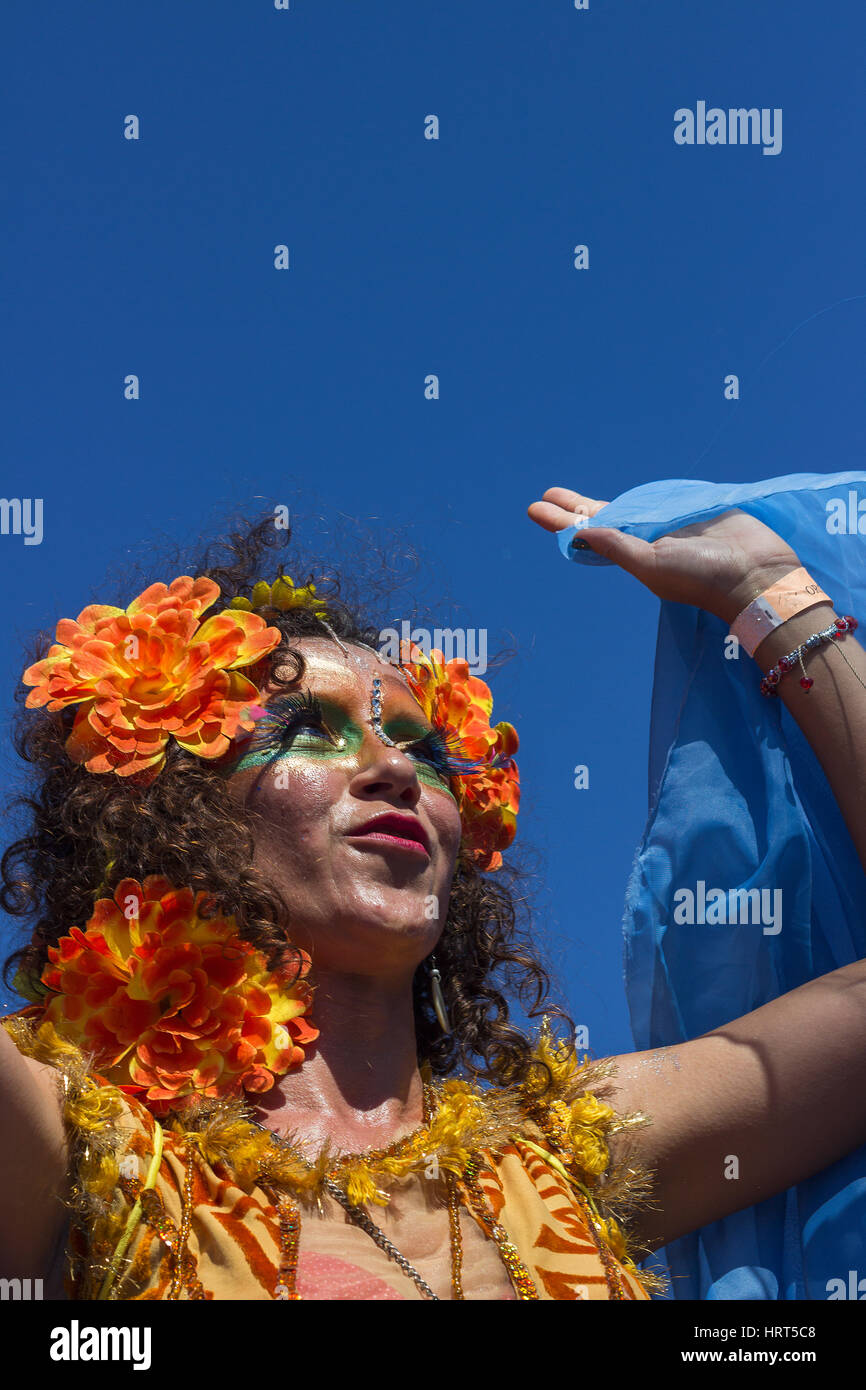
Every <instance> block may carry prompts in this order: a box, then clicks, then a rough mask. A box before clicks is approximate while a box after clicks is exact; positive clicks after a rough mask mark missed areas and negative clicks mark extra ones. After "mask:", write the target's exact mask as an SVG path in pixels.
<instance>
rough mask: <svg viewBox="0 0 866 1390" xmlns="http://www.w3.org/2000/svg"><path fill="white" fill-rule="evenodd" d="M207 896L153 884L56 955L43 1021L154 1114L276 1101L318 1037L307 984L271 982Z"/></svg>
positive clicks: (120, 899) (125, 888)
mask: <svg viewBox="0 0 866 1390" xmlns="http://www.w3.org/2000/svg"><path fill="white" fill-rule="evenodd" d="M212 907H213V901H212V899H211V897H210V895H209V894H207V893H203V892H198V893H195V894H193V892H192V890H191V889H190V888H181V889H174V888H172V885H171V884H170V883H169V882H168V880H167V879H165V878H161V877H159V876H158V875H151V876H150V877H148V878H146V879H145V880H144V883H143V884H140V883H138V882H137V880H136V879H132V878H127V879H124V880H123V881H122V882H121V883H119V884H118V886H117V888H116V889H115V892H114V897H113V899H112V898H100V899H99V900H98V902H97V903H96V904H95V905H94V910H93V915H92V917H91V918H90V921H89V922H88V923H87V925H86V927H85V928H84V929H83V930H82V929H81V928H80V927H73V928H72V929H71V931H70V933H69V935H68V936H64V937H62V938H61V940H60V941H59V942H58V944H57V946H56V947H51V948H50V949H49V951H48V956H49V961H50V964H49V965H46V967H45V969H44V970H43V972H42V983H43V984H44V985H45V986H47V988H48V989H49V990H50V991H51V996H50V997H49V1000H48V1002H47V1004H46V1009H45V1015H44V1016H45V1018H47V1019H49V1020H50V1021H51V1022H52V1023H53V1024H54V1026H55V1028H56V1029H57V1031H58V1032H59V1033H61V1034H62V1035H63V1036H65V1037H67V1038H69V1039H70V1040H71V1041H72V1042H74V1043H76V1044H77V1045H78V1046H79V1047H81V1048H84V1049H85V1050H86V1051H92V1052H93V1054H94V1060H93V1065H94V1068H95V1069H96V1070H97V1071H98V1072H100V1073H101V1074H102V1075H103V1076H104V1077H105V1078H106V1080H108V1081H110V1082H112V1083H113V1084H114V1085H117V1086H120V1087H121V1089H123V1090H125V1091H127V1092H129V1093H130V1094H134V1095H136V1096H138V1097H139V1098H140V1099H141V1100H142V1101H143V1102H144V1104H145V1105H147V1106H148V1107H149V1108H150V1109H151V1110H152V1111H153V1113H154V1114H155V1115H165V1114H166V1113H167V1112H168V1111H169V1110H173V1109H177V1108H178V1107H179V1105H180V1104H182V1102H183V1101H184V1100H185V1099H186V1098H187V1097H191V1096H194V1095H199V1096H201V1095H205V1096H227V1095H237V1094H239V1093H240V1092H241V1090H245V1091H255V1092H259V1091H269V1090H270V1089H271V1087H272V1086H273V1084H274V1078H275V1077H277V1076H282V1075H283V1074H284V1073H285V1072H287V1071H288V1070H289V1068H290V1067H294V1066H299V1065H300V1063H301V1062H303V1060H304V1051H303V1049H304V1047H305V1046H307V1045H308V1044H309V1043H311V1042H314V1041H315V1039H316V1038H317V1037H318V1036H319V1033H318V1029H316V1028H313V1027H312V1026H311V1025H310V1023H309V1022H307V1020H306V1019H305V1017H304V1015H305V1014H306V1013H307V1011H308V1010H309V1007H310V1003H311V1000H312V990H311V988H310V986H309V985H308V984H306V983H305V982H304V976H306V975H307V974H308V973H309V969H310V958H309V956H307V955H306V953H305V952H299V956H300V958H301V973H300V977H299V978H298V979H297V980H295V979H294V978H290V977H289V976H282V975H280V973H279V972H277V973H269V972H268V969H267V965H266V962H265V958H264V956H263V955H262V954H261V952H260V951H257V950H256V949H255V948H254V947H253V946H252V945H250V943H249V942H246V941H242V940H241V938H240V936H239V935H238V932H237V927H236V924H235V921H234V918H233V917H221V916H215V917H207V916H203V915H202V913H203V912H206V911H209V910H211V909H212Z"/></svg>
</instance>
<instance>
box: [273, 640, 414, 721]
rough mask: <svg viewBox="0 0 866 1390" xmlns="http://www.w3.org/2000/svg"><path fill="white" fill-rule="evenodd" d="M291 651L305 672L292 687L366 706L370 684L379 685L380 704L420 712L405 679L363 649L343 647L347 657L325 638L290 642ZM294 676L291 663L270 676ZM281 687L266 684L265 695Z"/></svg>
mask: <svg viewBox="0 0 866 1390" xmlns="http://www.w3.org/2000/svg"><path fill="white" fill-rule="evenodd" d="M292 647H293V648H294V649H296V650H297V651H299V652H300V654H301V656H302V657H303V658H304V665H305V670H304V673H303V675H301V676H300V677H298V678H297V679H296V680H295V681H294V682H293V684H294V685H295V686H298V687H301V686H302V687H304V688H305V689H306V688H309V689H311V690H313V691H321V692H322V693H327V694H329V695H333V696H335V697H337V698H340V697H342V698H343V699H352V698H354V699H358V698H360V699H361V700H363V701H365V702H369V700H370V697H371V695H372V691H373V681H374V680H375V679H378V680H380V681H381V692H382V697H383V701H385V700H388V701H389V702H393V703H395V704H396V703H397V702H398V701H399V703H400V704H401V705H403V706H404V707H405V708H406V709H407V710H409V709H413V708H414V709H415V710H420V706H419V704H418V702H417V700H416V699H415V696H414V695H413V694H412V691H411V690H410V688H409V685H408V683H407V681H406V678H405V676H403V675H402V674H401V672H400V671H399V670H398V669H397V668H396V667H395V666H392V665H391V664H390V663H389V662H387V661H385V660H384V659H383V658H380V657H378V656H377V655H376V653H375V652H373V651H371V650H368V649H367V648H365V647H359V646H353V645H352V644H350V643H346V647H347V650H348V653H349V654H348V655H346V654H345V653H344V652H343V651H341V650H340V648H339V647H338V646H337V644H336V643H335V642H332V641H331V640H330V639H328V638H319V637H305V638H298V639H296V640H294V641H293V642H292ZM293 674H294V665H293V664H292V663H284V664H280V663H279V662H277V664H276V665H275V667H274V670H273V675H274V676H276V677H278V678H280V679H281V680H282V681H285V680H286V679H287V678H289V677H291V676H292V675H293ZM282 688H284V687H283V686H280V685H276V684H271V683H270V682H269V684H268V687H267V689H266V691H265V692H264V693H265V694H266V695H271V694H277V693H278V692H279V690H280V689H282Z"/></svg>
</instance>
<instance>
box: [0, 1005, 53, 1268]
mask: <svg viewBox="0 0 866 1390" xmlns="http://www.w3.org/2000/svg"><path fill="white" fill-rule="evenodd" d="M67 1165H68V1152H67V1141H66V1133H65V1128H64V1124H63V1112H62V1102H61V1093H60V1091H59V1089H58V1075H57V1072H56V1071H54V1069H53V1068H52V1067H48V1066H44V1065H43V1064H42V1063H41V1062H36V1061H34V1060H33V1059H32V1058H30V1057H25V1056H23V1054H22V1053H20V1052H19V1051H18V1048H17V1047H16V1046H15V1044H14V1042H13V1041H12V1039H11V1038H10V1037H9V1034H8V1033H7V1032H6V1030H5V1028H2V1027H0V1278H3V1279H47V1278H48V1276H49V1273H50V1271H51V1267H52V1265H53V1263H54V1260H55V1257H56V1255H57V1247H58V1242H59V1240H60V1239H61V1236H62V1233H63V1231H64V1230H65V1227H66V1213H65V1210H64V1207H63V1206H62V1204H61V1194H62V1192H63V1186H64V1183H65V1181H66V1171H67Z"/></svg>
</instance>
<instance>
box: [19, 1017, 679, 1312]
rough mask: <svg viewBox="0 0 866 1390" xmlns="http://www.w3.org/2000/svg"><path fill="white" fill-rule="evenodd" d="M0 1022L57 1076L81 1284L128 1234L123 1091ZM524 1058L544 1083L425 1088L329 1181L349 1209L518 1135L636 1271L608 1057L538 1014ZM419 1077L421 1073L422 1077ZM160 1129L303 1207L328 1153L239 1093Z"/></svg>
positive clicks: (80, 1060)
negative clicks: (419, 1111)
mask: <svg viewBox="0 0 866 1390" xmlns="http://www.w3.org/2000/svg"><path fill="white" fill-rule="evenodd" d="M0 1022H2V1024H3V1026H4V1028H5V1029H6V1031H7V1032H8V1033H9V1035H10V1036H11V1037H12V1039H13V1041H14V1042H15V1044H16V1046H17V1047H18V1049H19V1051H21V1052H22V1053H24V1055H26V1056H29V1057H33V1058H34V1059H35V1060H36V1061H39V1062H43V1063H46V1064H48V1065H50V1066H52V1067H54V1068H55V1069H56V1070H57V1072H58V1073H59V1074H60V1077H61V1079H62V1084H63V1090H64V1101H63V1106H64V1118H65V1122H66V1128H67V1132H68V1134H69V1138H70V1168H71V1178H72V1181H71V1184H70V1195H69V1196H68V1198H67V1204H68V1205H69V1207H70V1208H71V1210H72V1213H73V1219H74V1220H77V1221H78V1223H79V1224H80V1225H81V1226H82V1229H84V1230H86V1232H87V1237H88V1242H89V1244H90V1249H91V1252H92V1260H91V1268H90V1270H89V1283H90V1286H91V1287H93V1284H92V1281H93V1280H94V1279H96V1280H97V1286H98V1276H99V1274H100V1271H101V1272H102V1273H103V1274H104V1273H105V1272H106V1271H108V1270H109V1269H110V1268H112V1266H113V1264H115V1263H116V1259H115V1252H116V1250H117V1247H118V1243H119V1242H120V1241H121V1240H123V1239H127V1240H128V1238H129V1234H130V1222H131V1213H130V1211H129V1208H128V1206H127V1205H125V1204H124V1202H123V1201H122V1200H119V1198H120V1193H119V1189H118V1177H119V1164H118V1157H117V1154H118V1151H119V1149H120V1147H121V1145H122V1141H121V1139H120V1137H119V1134H118V1131H117V1124H118V1121H120V1120H121V1119H122V1117H123V1116H124V1113H125V1110H126V1098H125V1097H124V1096H123V1094H122V1092H120V1091H119V1090H118V1089H117V1088H116V1087H114V1086H111V1085H108V1084H99V1083H98V1082H97V1081H95V1080H94V1079H93V1077H91V1076H90V1074H89V1072H88V1065H87V1058H86V1057H85V1055H84V1054H83V1053H82V1052H81V1051H79V1049H78V1048H77V1047H75V1046H74V1045H73V1044H72V1043H70V1042H68V1041H67V1040H66V1039H64V1038H63V1037H61V1036H60V1034H58V1033H57V1031H56V1030H55V1029H54V1027H53V1025H52V1024H51V1023H50V1022H48V1021H44V1022H42V1023H41V1024H39V1023H38V1020H35V1019H33V1018H32V1017H30V1018H28V1017H22V1016H20V1015H12V1016H10V1017H8V1018H4V1019H2V1020H0ZM534 1056H535V1058H536V1059H537V1060H538V1061H539V1062H543V1063H544V1064H545V1065H546V1066H547V1068H548V1070H549V1073H550V1078H551V1080H550V1085H549V1086H548V1087H547V1088H546V1089H545V1088H544V1084H543V1082H542V1081H540V1080H537V1081H534V1082H532V1083H529V1084H526V1085H524V1086H523V1087H521V1088H517V1087H511V1088H490V1089H486V1090H481V1089H480V1088H477V1087H475V1086H473V1085H471V1084H470V1083H469V1082H466V1081H461V1080H446V1081H442V1082H438V1083H431V1084H433V1091H434V1097H435V1101H436V1113H435V1115H434V1118H433V1119H432V1121H431V1123H430V1124H429V1126H427V1127H426V1128H425V1129H422V1130H420V1131H417V1132H416V1133H415V1134H413V1135H411V1136H408V1138H407V1139H406V1140H404V1141H399V1142H398V1144H396V1145H392V1146H391V1148H392V1150H395V1151H394V1152H387V1151H386V1152H385V1153H383V1154H382V1155H381V1156H379V1157H375V1156H373V1157H369V1156H366V1157H365V1156H363V1155H362V1156H358V1157H357V1158H353V1159H352V1160H350V1161H348V1162H346V1161H345V1160H344V1161H343V1162H342V1163H341V1164H340V1179H341V1185H342V1186H343V1188H344V1190H345V1191H346V1193H347V1196H348V1197H349V1200H350V1201H351V1202H353V1203H355V1204H356V1205H359V1206H361V1205H365V1204H370V1203H372V1204H377V1205H383V1206H384V1205H386V1204H387V1202H388V1200H389V1194H388V1192H387V1191H385V1190H383V1187H382V1186H380V1184H382V1183H393V1182H395V1181H400V1180H402V1179H406V1178H409V1177H411V1175H412V1174H413V1173H415V1172H417V1171H419V1170H421V1169H423V1168H425V1167H427V1166H428V1165H429V1164H430V1162H431V1160H432V1159H433V1158H434V1156H435V1159H436V1161H437V1163H438V1165H439V1167H440V1168H441V1169H444V1170H445V1171H447V1172H451V1173H454V1174H457V1175H459V1174H461V1173H462V1172H463V1170H464V1168H465V1167H466V1165H467V1163H468V1161H469V1159H470V1157H471V1156H472V1155H473V1154H475V1155H478V1154H479V1153H481V1154H483V1153H485V1152H487V1153H491V1154H493V1153H495V1152H496V1151H497V1149H499V1148H501V1147H502V1146H504V1145H505V1144H507V1143H509V1142H510V1141H512V1140H513V1139H519V1140H520V1141H521V1142H522V1143H524V1144H526V1145H527V1147H528V1148H530V1149H531V1150H532V1151H533V1152H534V1153H536V1154H538V1155H539V1156H540V1157H542V1158H544V1160H545V1161H546V1162H547V1163H548V1164H550V1166H551V1167H552V1168H554V1169H555V1170H556V1171H557V1172H558V1173H559V1174H560V1176H562V1177H563V1178H564V1179H565V1180H566V1181H567V1182H568V1183H569V1184H570V1185H572V1186H573V1187H575V1188H576V1189H578V1190H579V1191H580V1192H581V1193H582V1194H583V1195H584V1197H585V1198H586V1199H587V1202H588V1205H589V1207H590V1209H591V1212H592V1215H593V1218H594V1220H595V1225H596V1230H597V1232H598V1234H599V1235H600V1236H601V1237H602V1238H603V1239H604V1240H605V1241H606V1243H607V1244H608V1245H609V1247H610V1249H611V1250H612V1251H613V1253H614V1254H615V1255H616V1257H617V1259H619V1260H620V1261H621V1262H622V1263H623V1265H624V1266H625V1267H626V1268H627V1269H629V1270H630V1271H632V1272H635V1273H637V1272H638V1271H637V1267H636V1263H635V1261H636V1259H640V1258H642V1254H643V1252H641V1251H639V1250H636V1249H632V1247H631V1243H630V1241H629V1239H628V1237H627V1235H626V1230H627V1227H628V1221H629V1217H630V1216H631V1215H632V1214H633V1213H634V1212H635V1211H636V1210H638V1209H639V1208H640V1207H642V1206H645V1205H646V1204H647V1202H648V1201H649V1200H650V1199H651V1196H652V1181H651V1175H650V1174H649V1173H648V1172H647V1171H646V1170H645V1169H644V1168H642V1167H641V1166H640V1164H638V1163H636V1162H635V1161H634V1159H633V1157H632V1156H629V1157H628V1158H626V1159H624V1160H622V1161H621V1162H620V1163H619V1164H618V1165H611V1164H610V1155H609V1147H608V1139H609V1137H610V1136H612V1135H613V1134H615V1133H618V1132H620V1131H622V1130H626V1129H632V1128H635V1127H638V1126H642V1125H645V1124H647V1123H648V1119H647V1117H646V1116H645V1115H643V1114H640V1113H635V1114H631V1115H624V1116H618V1115H617V1114H616V1113H615V1111H614V1110H613V1108H612V1107H611V1106H609V1105H607V1104H606V1103H605V1102H604V1101H602V1100H600V1099H599V1097H598V1096H597V1095H596V1094H595V1090H597V1089H599V1088H601V1087H603V1086H604V1085H605V1084H606V1083H609V1082H610V1079H611V1077H612V1075H613V1073H614V1070H615V1064H614V1063H613V1062H612V1061H611V1060H609V1059H605V1060H602V1061H597V1062H595V1061H588V1060H587V1061H584V1062H579V1061H578V1060H577V1057H576V1054H575V1052H574V1049H573V1048H568V1047H567V1046H566V1045H564V1044H563V1043H561V1042H555V1041H554V1040H553V1039H552V1037H551V1034H550V1031H549V1028H548V1024H547V1020H545V1021H544V1022H543V1024H542V1027H541V1031H540V1035H539V1037H538V1040H537V1043H536V1047H535V1049H534ZM425 1079H427V1080H428V1081H429V1080H430V1077H429V1073H427V1074H425ZM590 1088H593V1089H590ZM170 1129H171V1132H173V1133H175V1134H177V1135H181V1136H183V1137H184V1138H185V1139H186V1141H187V1142H191V1143H192V1144H193V1145H194V1146H195V1148H196V1150H197V1151H198V1152H199V1153H200V1154H201V1157H202V1158H203V1159H204V1160H205V1161H206V1162H207V1163H209V1164H211V1165H212V1166H213V1165H214V1164H216V1163H219V1164H222V1165H224V1166H225V1167H226V1168H228V1169H229V1170H230V1171H231V1172H232V1174H233V1176H234V1179H235V1181H236V1182H237V1184H238V1185H239V1186H240V1187H242V1188H246V1189H250V1188H252V1187H253V1186H255V1185H256V1183H265V1184H268V1185H272V1184H276V1185H279V1186H282V1185H285V1186H287V1187H288V1188H290V1189H291V1190H292V1192H293V1194H294V1195H295V1196H296V1197H297V1198H298V1199H300V1200H302V1201H305V1202H314V1201H315V1199H316V1197H317V1196H318V1194H319V1193H320V1192H321V1191H322V1187H323V1183H324V1179H325V1177H326V1175H327V1174H328V1172H329V1171H330V1170H331V1169H333V1167H334V1166H335V1164H336V1162H337V1161H338V1159H339V1151H337V1150H335V1149H333V1148H332V1147H331V1145H330V1144H328V1143H326V1144H325V1145H323V1147H322V1148H321V1150H320V1151H319V1153H318V1154H317V1156H316V1158H315V1160H314V1161H312V1162H307V1161H305V1160H304V1159H303V1158H301V1157H300V1155H299V1154H297V1153H293V1152H292V1151H291V1148H290V1147H289V1146H290V1145H291V1144H292V1137H291V1136H289V1138H288V1141H287V1143H286V1144H280V1143H279V1142H277V1141H276V1140H275V1139H274V1138H273V1136H272V1135H271V1134H270V1133H269V1132H268V1131H266V1130H262V1129H261V1128H259V1126H258V1125H256V1124H254V1123H253V1122H252V1120H251V1119H250V1118H249V1112H248V1110H247V1108H246V1106H245V1104H244V1102H243V1101H242V1100H202V1101H199V1102H197V1103H194V1104H193V1105H192V1106H190V1107H187V1108H186V1109H185V1110H184V1112H183V1120H182V1121H181V1120H180V1119H179V1118H175V1119H174V1120H173V1122H172V1124H171V1126H170ZM132 1224H133V1226H134V1224H135V1223H134V1222H133V1223H132ZM639 1277H640V1280H641V1282H642V1283H643V1284H644V1287H646V1288H648V1289H649V1290H650V1291H656V1290H659V1291H660V1290H663V1289H665V1288H666V1287H667V1285H666V1282H665V1280H664V1278H662V1277H658V1278H657V1277H656V1276H655V1275H654V1274H652V1273H651V1272H647V1271H640V1272H639ZM79 1296H80V1295H79ZM93 1296H97V1295H95V1294H94V1295H93Z"/></svg>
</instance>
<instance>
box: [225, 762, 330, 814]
mask: <svg viewBox="0 0 866 1390" xmlns="http://www.w3.org/2000/svg"><path fill="white" fill-rule="evenodd" d="M344 784H345V774H341V773H339V772H338V771H337V770H336V769H335V768H333V767H328V766H327V765H325V764H324V763H318V764H317V763H315V762H313V761H312V760H308V761H302V760H301V759H300V758H298V759H291V758H286V757H284V758H278V759H276V760H275V761H274V763H273V764H272V765H271V766H270V767H268V768H267V769H266V770H265V772H264V773H263V774H262V775H261V776H260V777H259V780H258V781H257V783H256V785H255V787H254V788H253V790H252V792H251V794H250V796H249V798H248V801H247V804H248V805H249V806H250V807H252V808H254V809H256V810H258V811H259V812H260V813H262V814H264V815H266V816H267V818H268V819H269V820H273V821H279V823H280V824H281V825H283V826H295V827H296V828H297V830H298V831H299V832H302V831H303V830H308V829H309V828H310V827H311V826H313V825H316V824H321V825H322V827H323V828H324V829H329V828H330V814H331V810H332V807H333V806H334V805H335V803H336V802H337V801H339V799H340V796H341V794H342V791H343V787H344Z"/></svg>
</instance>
